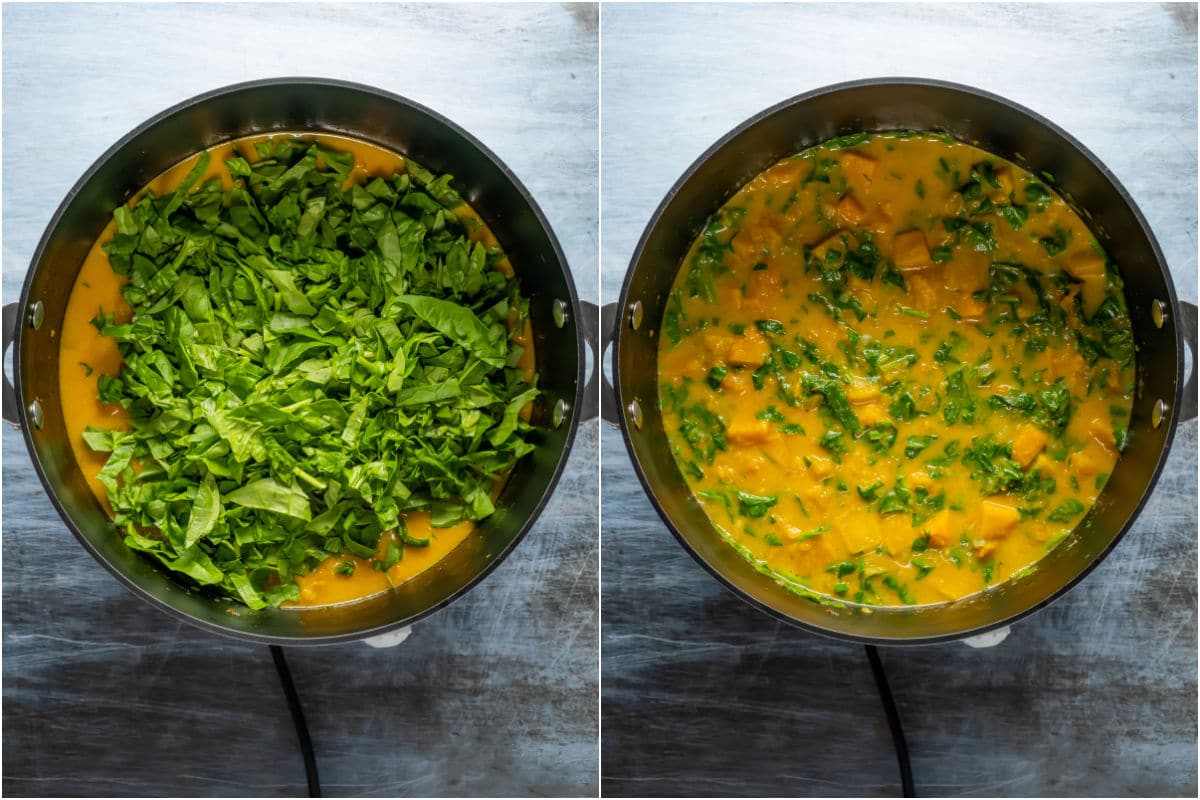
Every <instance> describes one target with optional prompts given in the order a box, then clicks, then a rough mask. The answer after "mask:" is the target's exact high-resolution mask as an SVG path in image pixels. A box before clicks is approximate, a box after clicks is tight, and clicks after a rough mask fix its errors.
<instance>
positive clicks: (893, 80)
mask: <svg viewBox="0 0 1200 800" xmlns="http://www.w3.org/2000/svg"><path fill="white" fill-rule="evenodd" d="M878 86H905V87H908V86H919V87H929V88H934V89H939V90H943V91H950V92H959V93H964V94H970V95H974V96H976V97H981V98H983V99H985V100H988V101H991V102H993V103H996V104H998V105H1000V106H1003V107H1005V108H1006V109H1007V110H1008V111H1010V112H1011V113H1015V114H1019V115H1024V116H1026V117H1028V118H1030V119H1031V120H1033V121H1034V122H1036V123H1037V124H1039V125H1041V126H1042V127H1044V128H1046V129H1048V130H1049V131H1050V132H1051V133H1053V134H1054V135H1056V136H1057V137H1059V138H1060V139H1062V140H1063V141H1065V142H1066V143H1067V144H1068V145H1070V146H1071V148H1072V149H1074V150H1075V151H1077V152H1078V153H1079V154H1080V155H1082V156H1083V157H1084V158H1085V159H1086V160H1087V161H1088V162H1090V163H1091V164H1092V165H1093V166H1094V167H1095V168H1096V169H1097V170H1098V171H1099V172H1100V174H1101V175H1103V176H1104V178H1105V180H1106V181H1107V182H1108V183H1109V184H1110V185H1111V186H1112V187H1113V188H1114V189H1115V190H1116V191H1117V194H1118V195H1119V196H1120V198H1121V200H1122V201H1123V202H1124V204H1125V205H1126V206H1127V207H1128V208H1129V210H1130V211H1131V212H1132V213H1133V216H1134V219H1135V220H1136V221H1137V224H1138V225H1139V226H1140V227H1141V229H1142V232H1143V233H1144V234H1145V236H1146V240H1147V241H1148V242H1149V243H1150V248H1151V250H1152V252H1153V255H1154V261H1155V263H1156V264H1157V265H1158V268H1159V270H1160V271H1161V272H1162V274H1163V276H1164V278H1165V281H1164V282H1165V283H1166V286H1167V296H1168V297H1167V299H1168V301H1169V306H1170V309H1171V311H1170V313H1171V315H1172V316H1171V319H1172V320H1181V319H1182V317H1181V315H1180V307H1179V298H1178V296H1177V294H1176V292H1175V284H1174V281H1173V280H1172V278H1171V273H1170V270H1169V269H1168V268H1167V264H1166V259H1165V258H1164V257H1163V254H1162V249H1161V248H1160V247H1159V244H1158V240H1157V239H1156V238H1155V236H1154V232H1153V231H1152V230H1151V229H1150V226H1149V224H1148V223H1147V222H1146V218H1145V216H1144V215H1143V214H1142V211H1141V209H1140V208H1138V206H1137V203H1135V202H1134V200H1133V197H1132V196H1130V194H1129V192H1128V191H1127V190H1126V189H1125V187H1124V185H1122V184H1121V182H1120V181H1119V180H1118V179H1117V176H1116V175H1114V174H1113V172H1112V171H1111V170H1110V169H1109V168H1108V167H1107V166H1105V165H1104V163H1103V162H1102V161H1101V160H1100V159H1099V158H1097V157H1096V156H1095V154H1093V153H1092V151H1091V150H1089V149H1088V148H1087V147H1085V146H1084V145H1083V144H1082V143H1081V142H1080V141H1079V140H1078V139H1076V138H1075V137H1074V136H1072V135H1071V134H1069V133H1067V131H1065V130H1064V129H1062V128H1061V127H1059V126H1058V125H1056V124H1055V123H1054V122H1052V121H1050V120H1049V119H1047V118H1046V117H1043V116H1042V115H1041V114H1038V113H1037V112H1035V111H1033V110H1031V109H1029V108H1026V107H1025V106H1023V105H1020V104H1019V103H1016V102H1013V101H1012V100H1009V99H1007V98H1005V97H1002V96H1000V95H997V94H994V93H992V92H988V91H985V90H983V89H978V88H975V87H973V86H968V85H966V84H961V83H953V82H950V81H943V80H937V79H932V78H909V77H896V76H890V77H879V78H861V79H857V80H852V81H844V82H841V83H834V84H829V85H826V86H822V87H819V88H816V89H813V90H810V91H807V92H802V93H800V94H797V95H794V96H792V97H790V98H788V99H786V100H783V101H780V102H778V103H775V104H774V105H772V106H770V107H768V108H766V109H764V110H762V111H759V112H758V113H756V114H754V115H752V116H751V117H749V118H747V119H746V120H744V121H743V122H741V123H739V124H738V125H736V126H735V127H734V128H732V129H731V130H730V131H729V132H728V133H726V134H724V135H723V136H721V137H720V138H719V139H718V140H717V141H716V142H715V143H714V144H712V145H711V146H709V147H708V148H706V149H705V150H704V152H703V153H702V154H701V155H700V156H699V157H698V158H696V160H695V161H693V162H692V163H691V165H690V166H688V168H687V169H686V170H684V172H683V174H682V175H681V176H680V177H679V179H678V180H676V181H675V182H674V183H673V184H672V185H671V188H670V189H669V190H668V191H667V194H666V195H665V196H664V197H663V199H662V201H661V202H660V203H659V205H658V207H657V208H656V209H655V210H654V213H653V214H652V215H651V217H650V220H649V222H647V223H646V227H645V229H644V230H643V231H642V235H641V237H639V239H638V243H637V246H636V247H635V248H634V251H633V256H632V257H631V258H630V261H629V267H628V268H627V269H626V272H625V279H624V281H623V282H622V284H621V294H620V296H619V298H618V300H617V306H616V315H615V316H616V319H617V325H616V326H615V333H614V335H613V346H612V373H613V389H614V393H615V396H616V405H617V412H616V416H617V421H618V424H619V425H620V428H621V437H622V439H623V440H624V442H625V449H626V451H627V452H628V454H629V460H630V461H631V462H633V467H634V472H635V473H636V474H637V476H638V480H639V481H640V482H641V484H642V488H643V490H644V491H645V492H646V496H647V497H648V498H649V499H650V503H651V504H652V505H653V506H654V509H655V511H657V512H658V515H659V517H660V518H661V519H662V521H663V522H664V523H665V524H666V526H667V529H668V530H669V531H670V532H671V535H672V536H674V537H675V540H676V541H677V542H678V543H679V544H680V545H681V546H682V547H683V549H684V550H686V551H687V553H688V554H689V555H690V556H691V557H692V558H693V559H694V560H695V561H696V562H697V563H699V564H700V566H702V567H703V568H704V569H705V570H707V571H708V573H709V574H710V575H712V576H713V577H714V578H716V579H717V581H718V583H720V584H721V585H722V586H724V587H725V588H726V589H728V590H729V591H730V592H731V593H733V594H734V595H735V596H736V597H738V598H740V599H741V600H743V601H744V602H746V603H748V604H749V605H751V606H753V607H754V608H756V609H758V610H759V611H762V612H763V613H765V614H767V615H769V616H771V617H773V618H775V619H777V620H779V621H781V622H786V623H788V624H790V625H793V626H795V627H797V628H800V629H802V630H805V631H808V632H809V633H815V634H817V635H820V636H824V637H827V638H832V639H838V640H841V641H846V642H854V643H856V644H874V645H901V646H909V645H925V644H938V643H942V642H949V641H954V640H957V639H966V638H970V637H972V636H978V635H980V634H983V633H986V632H988V631H992V630H997V629H999V628H1004V627H1006V626H1010V625H1012V624H1013V623H1015V622H1017V621H1019V620H1021V619H1024V618H1025V617H1028V616H1029V615H1031V614H1033V613H1035V612H1037V611H1040V610H1041V609H1043V608H1045V607H1046V606H1048V605H1050V604H1051V603H1053V602H1054V601H1055V600H1057V599H1058V598H1060V597H1062V596H1063V595H1064V594H1066V593H1067V592H1068V591H1069V590H1070V589H1072V588H1073V587H1074V586H1076V585H1077V584H1078V583H1079V582H1080V581H1082V580H1083V579H1084V578H1086V577H1087V576H1088V575H1089V574H1091V572H1092V570H1094V569H1095V568H1096V567H1097V566H1099V565H1100V563H1101V562H1102V561H1104V559H1105V558H1107V557H1108V555H1109V553H1111V552H1112V550H1113V548H1115V547H1116V546H1117V543H1118V542H1120V541H1121V539H1122V538H1124V536H1125V534H1126V533H1127V532H1128V531H1129V529H1130V528H1131V527H1132V526H1133V523H1134V521H1135V520H1136V519H1137V517H1138V516H1139V515H1140V514H1141V512H1142V509H1143V507H1145V505H1146V502H1147V500H1149V498H1150V495H1151V494H1153V492H1154V487H1155V486H1156V484H1157V483H1158V479H1159V476H1160V475H1161V473H1162V469H1163V466H1164V465H1165V464H1166V460H1167V456H1168V454H1169V452H1170V449H1171V444H1172V442H1173V441H1174V438H1175V429H1176V427H1177V425H1178V423H1179V416H1178V414H1177V413H1175V412H1176V409H1178V408H1179V407H1180V400H1181V398H1182V393H1183V387H1184V355H1183V351H1184V349H1185V344H1184V338H1183V331H1182V326H1181V325H1178V324H1177V325H1175V326H1174V332H1175V353H1176V358H1175V360H1176V365H1175V375H1176V380H1175V396H1174V397H1173V399H1172V405H1171V414H1170V420H1169V421H1168V423H1167V425H1168V427H1167V431H1166V434H1165V438H1164V440H1163V445H1162V449H1161V450H1160V451H1159V454H1158V460H1157V462H1156V463H1155V465H1154V470H1153V471H1152V473H1151V475H1150V479H1149V481H1148V482H1147V484H1146V488H1145V490H1144V491H1143V492H1142V496H1141V498H1140V499H1139V500H1138V502H1137V504H1136V505H1135V506H1134V508H1133V510H1132V511H1131V512H1130V514H1129V516H1128V517H1126V519H1125V520H1124V521H1123V522H1122V523H1121V527H1120V529H1119V530H1118V531H1117V533H1116V535H1115V536H1113V537H1112V539H1111V540H1110V541H1109V542H1108V543H1107V544H1106V545H1105V546H1104V547H1103V548H1102V549H1101V550H1099V551H1098V552H1097V553H1096V555H1095V556H1094V557H1093V558H1092V559H1091V561H1089V562H1088V564H1087V565H1086V566H1085V567H1084V568H1083V569H1082V570H1080V572H1079V573H1078V574H1076V575H1075V576H1074V577H1072V578H1071V579H1070V580H1068V581H1066V582H1064V583H1063V584H1062V585H1061V586H1060V587H1058V589H1056V590H1055V591H1053V592H1052V593H1050V594H1049V595H1047V596H1046V597H1045V598H1043V599H1042V600H1040V601H1038V602H1037V603H1034V604H1033V605H1031V606H1029V607H1028V608H1025V609H1023V610H1021V611H1018V612H1016V613H1014V614H1010V615H1008V616H1006V617H1003V618H1001V619H998V620H994V621H992V622H988V623H985V624H983V625H979V626H976V627H973V628H967V629H965V630H960V631H952V632H949V633H944V634H936V635H933V636H920V637H895V638H890V637H882V636H863V635H859V634H854V633H847V632H844V631H838V630H833V629H830V628H825V627H822V626H820V625H817V624H814V623H812V622H808V621H805V620H800V619H796V618H795V617H792V616H791V615H790V614H787V613H785V612H783V611H780V610H778V609H776V608H775V607H773V606H771V605H769V604H767V603H765V602H762V601H760V600H758V599H756V598H754V597H751V596H750V595H748V594H746V593H745V592H743V591H742V590H741V589H740V588H739V587H738V586H736V585H735V584H734V582H733V581H732V580H731V579H730V578H728V577H727V576H726V575H725V574H723V573H722V572H721V571H720V570H719V569H718V568H717V567H716V566H714V565H713V564H710V563H709V562H708V561H707V560H706V559H705V558H704V557H703V556H701V555H700V553H699V552H698V551H697V550H696V549H695V548H693V547H692V545H691V543H690V542H689V541H688V540H687V538H686V537H685V536H684V535H683V533H682V532H681V531H680V529H679V527H678V526H677V525H676V524H675V522H674V521H673V520H672V519H671V517H670V516H669V515H668V514H667V511H666V509H665V508H664V506H663V504H662V503H661V502H660V501H659V499H658V495H657V494H656V491H655V488H654V487H653V486H652V485H651V484H650V481H649V479H648V478H647V476H646V473H645V471H644V470H643V469H642V464H641V462H640V461H639V460H638V457H637V454H636V451H635V450H634V445H633V439H632V435H631V433H630V429H629V425H630V422H629V420H628V419H627V414H626V410H625V400H624V392H623V389H622V387H623V383H622V381H621V370H620V353H621V344H622V337H623V336H624V335H627V334H624V333H623V331H624V325H622V324H621V321H623V320H625V319H626V318H627V313H628V304H629V301H630V296H629V293H630V286H631V284H632V282H633V275H634V272H635V270H636V268H637V265H638V264H639V262H640V261H641V260H642V256H643V254H644V252H645V249H646V245H647V243H648V242H649V239H650V236H651V234H652V233H653V232H654V230H655V229H656V228H657V227H658V225H659V224H660V222H661V221H662V217H663V215H664V213H665V212H666V210H667V208H668V207H669V206H670V205H671V203H672V202H673V201H674V199H675V196H676V195H677V194H678V193H679V192H680V190H681V189H682V188H683V187H684V186H685V185H687V184H688V183H689V182H690V181H691V180H692V179H693V178H694V177H695V175H696V173H697V172H698V171H699V169H700V168H701V167H702V166H703V165H704V164H705V163H706V162H708V160H709V159H710V158H712V157H713V156H714V155H715V154H716V153H717V152H719V151H720V150H722V149H724V148H725V147H726V146H727V145H729V144H730V143H731V142H732V141H734V140H735V139H736V138H737V137H739V136H740V135H742V134H743V133H744V132H745V131H747V130H749V129H750V128H752V127H754V126H755V125H757V124H759V123H760V122H762V121H763V120H765V119H767V118H768V117H771V116H773V115H774V114H776V113H778V112H780V111H783V110H784V109H787V108H790V107H792V106H795V105H799V104H801V103H804V102H807V101H809V100H812V99H815V98H818V97H823V96H825V95H830V94H836V93H838V92H844V91H847V90H853V89H859V88H865V87H878ZM762 579H763V580H770V579H769V578H766V577H763V578H762ZM885 611H886V609H885Z"/></svg>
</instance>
